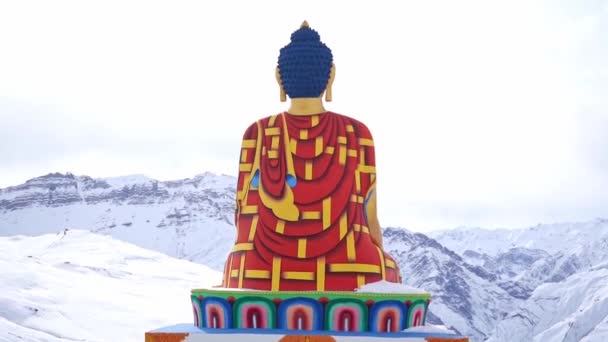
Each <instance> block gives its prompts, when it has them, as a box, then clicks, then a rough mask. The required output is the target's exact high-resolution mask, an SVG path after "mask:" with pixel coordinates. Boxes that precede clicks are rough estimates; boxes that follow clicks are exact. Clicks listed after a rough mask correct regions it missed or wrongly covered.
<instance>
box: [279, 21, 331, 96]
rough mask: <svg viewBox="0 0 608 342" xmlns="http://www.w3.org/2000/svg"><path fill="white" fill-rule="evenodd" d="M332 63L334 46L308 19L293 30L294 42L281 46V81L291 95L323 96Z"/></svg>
mask: <svg viewBox="0 0 608 342" xmlns="http://www.w3.org/2000/svg"><path fill="white" fill-rule="evenodd" d="M332 65H333V56H332V54H331V50H330V49H329V48H328V47H327V46H326V45H325V44H323V42H321V37H320V36H319V34H318V33H317V31H315V30H313V29H311V28H310V27H309V26H308V23H307V22H306V21H305V22H304V23H303V24H302V26H301V27H300V28H299V29H298V30H297V31H295V32H294V33H292V34H291V42H290V43H289V44H287V45H286V46H285V47H283V48H282V49H281V52H280V54H279V60H278V67H277V70H278V77H280V80H279V81H280V83H281V84H282V86H283V89H284V90H285V93H287V95H288V96H289V97H290V98H299V97H319V96H321V95H322V94H323V91H325V89H326V87H327V85H328V81H329V80H330V77H331V74H332Z"/></svg>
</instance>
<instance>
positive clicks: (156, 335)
mask: <svg viewBox="0 0 608 342" xmlns="http://www.w3.org/2000/svg"><path fill="white" fill-rule="evenodd" d="M226 341H247V342H334V341H335V342H363V341H366V342H373V341H377V342H390V341H395V342H468V341H469V339H468V338H466V337H462V336H458V335H454V334H441V333H425V332H396V333H392V334H382V333H372V332H367V333H353V332H344V331H343V332H338V331H335V332H329V331H316V332H306V331H302V330H299V331H290V330H281V329H271V330H253V329H199V328H197V327H195V326H193V325H192V324H180V325H175V326H170V327H165V328H161V329H157V330H154V331H150V332H147V333H146V342H226Z"/></svg>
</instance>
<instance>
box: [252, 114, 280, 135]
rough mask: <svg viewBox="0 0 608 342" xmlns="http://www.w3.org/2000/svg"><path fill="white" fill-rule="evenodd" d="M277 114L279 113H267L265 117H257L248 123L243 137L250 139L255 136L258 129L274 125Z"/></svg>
mask: <svg viewBox="0 0 608 342" xmlns="http://www.w3.org/2000/svg"><path fill="white" fill-rule="evenodd" d="M279 115H280V114H273V115H268V116H266V117H263V118H261V119H258V120H256V121H254V122H252V123H250V124H249V126H247V129H245V134H243V138H244V139H252V138H255V137H257V135H258V130H259V129H264V128H269V127H271V126H274V125H275V123H276V122H277V121H278V120H277V117H278V116H279Z"/></svg>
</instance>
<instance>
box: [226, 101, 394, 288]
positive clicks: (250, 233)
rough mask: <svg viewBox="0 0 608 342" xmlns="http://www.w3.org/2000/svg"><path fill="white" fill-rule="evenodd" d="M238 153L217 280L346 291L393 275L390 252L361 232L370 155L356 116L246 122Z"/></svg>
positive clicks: (370, 182) (371, 178) (371, 175)
mask: <svg viewBox="0 0 608 342" xmlns="http://www.w3.org/2000/svg"><path fill="white" fill-rule="evenodd" d="M240 157H241V162H240V167H239V179H238V185H237V209H236V215H235V223H236V226H237V239H236V243H235V246H234V247H233V249H232V251H231V253H230V255H229V256H228V260H227V261H226V266H225V270H224V286H225V287H231V288H248V289H260V290H275V291H279V290H280V291H287V290H303V291H310V290H317V291H327V290H335V291H352V290H354V289H355V288H357V287H359V286H361V285H363V284H366V283H370V282H375V281H379V280H387V281H392V282H399V279H400V276H399V270H398V268H397V265H396V263H395V261H394V260H393V259H392V258H391V257H390V256H389V255H388V254H386V253H384V252H383V251H382V249H381V248H379V247H378V246H377V245H376V244H375V243H374V242H373V240H372V238H371V236H370V234H369V226H368V224H367V219H366V214H365V204H366V201H367V199H368V198H369V197H370V195H371V192H372V191H373V190H374V187H375V156H374V144H373V140H372V136H371V134H370V132H369V130H368V128H367V127H366V126H365V125H364V124H363V123H361V122H359V121H356V120H354V119H352V118H349V117H347V116H343V115H340V114H336V113H332V112H326V113H323V114H318V115H311V116H296V115H291V114H288V113H282V114H278V115H274V116H270V117H267V118H264V119H262V120H259V121H258V122H256V123H254V124H252V125H251V126H250V127H249V128H248V129H247V131H246V132H245V134H244V137H243V144H242V148H241V156H240Z"/></svg>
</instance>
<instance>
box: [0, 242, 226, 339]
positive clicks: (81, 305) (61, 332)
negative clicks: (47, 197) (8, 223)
mask: <svg viewBox="0 0 608 342" xmlns="http://www.w3.org/2000/svg"><path fill="white" fill-rule="evenodd" d="M0 251H2V252H1V253H0V342H9V341H10V342H14V341H28V342H67V341H126V342H128V341H133V342H135V341H141V340H142V339H143V333H144V332H145V331H149V330H152V329H156V328H158V327H160V326H166V325H172V324H175V323H176V322H191V321H192V307H191V303H190V297H189V294H190V290H191V289H193V288H199V287H207V286H213V285H216V284H218V283H219V282H220V281H221V274H220V273H219V272H216V271H213V270H211V269H209V268H208V267H206V266H204V265H200V264H195V263H191V262H188V261H185V260H178V259H174V258H171V257H168V256H166V255H164V254H161V253H158V252H152V251H149V250H145V249H142V248H139V247H136V246H134V245H132V244H129V243H126V242H122V241H119V240H116V239H113V238H110V237H106V236H102V235H98V234H93V233H91V232H88V231H80V230H70V231H68V232H66V234H65V235H64V233H63V232H61V233H56V234H46V235H42V236H36V237H26V236H11V237H0Z"/></svg>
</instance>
